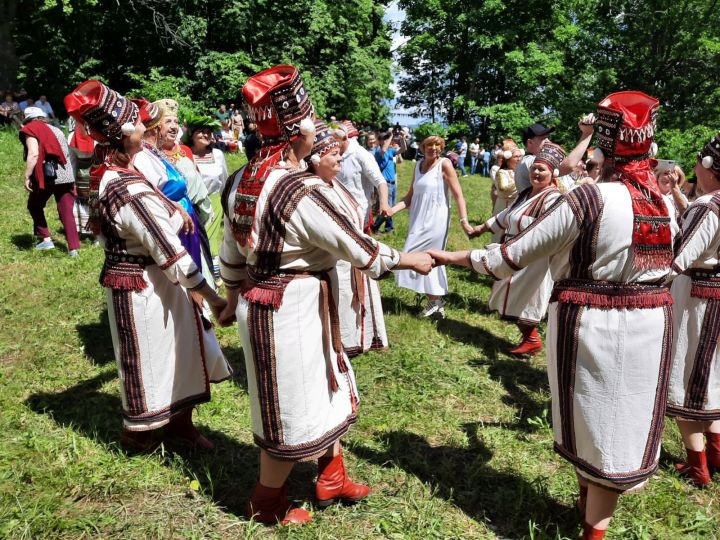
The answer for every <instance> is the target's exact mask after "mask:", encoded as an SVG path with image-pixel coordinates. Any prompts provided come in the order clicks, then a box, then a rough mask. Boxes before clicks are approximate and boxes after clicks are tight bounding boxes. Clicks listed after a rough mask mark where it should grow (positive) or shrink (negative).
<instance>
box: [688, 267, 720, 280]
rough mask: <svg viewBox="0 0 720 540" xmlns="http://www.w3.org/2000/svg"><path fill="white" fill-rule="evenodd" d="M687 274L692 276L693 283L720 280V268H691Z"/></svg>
mask: <svg viewBox="0 0 720 540" xmlns="http://www.w3.org/2000/svg"><path fill="white" fill-rule="evenodd" d="M685 274H686V275H688V276H690V279H692V280H693V281H696V280H702V281H704V280H708V279H720V268H690V269H688V270H686V271H685Z"/></svg>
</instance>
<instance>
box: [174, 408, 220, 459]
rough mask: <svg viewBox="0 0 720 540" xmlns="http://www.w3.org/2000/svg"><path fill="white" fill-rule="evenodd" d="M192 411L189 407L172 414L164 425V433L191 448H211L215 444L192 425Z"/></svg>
mask: <svg viewBox="0 0 720 540" xmlns="http://www.w3.org/2000/svg"><path fill="white" fill-rule="evenodd" d="M192 413H193V409H192V407H190V408H188V409H184V410H182V411H180V412H179V413H177V414H176V415H175V416H173V417H172V418H171V419H170V422H169V423H168V424H167V425H166V426H165V435H168V436H170V437H174V438H177V439H180V440H181V441H182V442H183V443H185V444H187V445H188V446H190V448H192V449H193V450H212V449H213V448H215V445H214V444H213V443H212V442H211V441H210V440H209V439H208V438H207V437H205V436H203V434H202V433H200V432H199V431H198V429H197V428H196V427H195V426H194V425H193V423H192Z"/></svg>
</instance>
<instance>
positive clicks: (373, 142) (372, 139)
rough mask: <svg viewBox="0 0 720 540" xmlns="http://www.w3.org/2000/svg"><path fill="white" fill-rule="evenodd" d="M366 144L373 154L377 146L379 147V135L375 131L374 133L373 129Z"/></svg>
mask: <svg viewBox="0 0 720 540" xmlns="http://www.w3.org/2000/svg"><path fill="white" fill-rule="evenodd" d="M365 144H366V146H367V149H368V150H369V151H370V152H372V153H373V154H375V151H376V150H377V147H378V142H377V135H375V133H373V132H372V131H371V132H370V133H368V136H367V139H366V141H365Z"/></svg>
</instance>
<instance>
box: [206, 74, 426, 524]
mask: <svg viewBox="0 0 720 540" xmlns="http://www.w3.org/2000/svg"><path fill="white" fill-rule="evenodd" d="M243 95H244V96H245V99H246V101H247V102H248V106H249V113H250V117H251V119H252V120H253V121H254V122H257V127H258V132H259V133H260V134H261V135H262V136H263V140H264V141H265V144H264V145H263V146H262V147H261V148H260V150H259V151H258V153H257V154H256V155H255V156H254V157H253V159H252V160H251V161H250V162H249V163H248V165H247V166H245V167H243V168H242V169H240V170H239V171H238V172H237V173H235V174H234V175H233V176H232V177H231V178H230V179H229V180H228V183H227V185H226V188H225V190H224V191H223V201H222V203H223V211H224V214H225V217H224V221H225V235H224V238H223V244H222V248H221V255H220V269H221V275H222V278H223V281H224V282H225V284H226V286H227V287H228V307H227V308H226V310H225V311H224V312H223V314H222V316H221V321H222V322H223V323H225V322H227V321H230V320H232V319H233V318H234V317H235V316H237V320H238V327H239V331H240V339H241V342H242V345H243V352H244V356H245V362H246V365H247V375H248V394H249V398H250V413H251V419H252V430H253V434H254V438H255V442H256V444H257V445H258V446H260V448H261V452H260V478H259V481H258V483H257V484H256V486H255V489H254V490H253V493H252V496H251V498H250V501H249V503H248V507H247V513H248V515H249V516H253V517H254V518H255V519H256V520H258V521H261V522H263V523H277V522H278V521H279V522H280V523H282V524H287V523H307V522H309V521H311V519H312V518H311V516H310V514H309V513H308V512H306V511H305V510H303V509H301V508H291V507H290V505H289V503H288V498H287V486H286V484H285V482H286V480H287V477H288V475H289V474H290V471H291V470H292V468H293V466H294V464H295V463H297V462H299V461H308V460H314V459H317V460H318V472H319V474H318V481H317V485H316V496H317V500H318V504H319V506H321V507H323V506H327V505H330V504H332V503H334V502H337V501H345V502H357V501H359V500H361V499H363V498H364V497H365V496H367V494H368V493H369V491H370V490H369V488H368V487H367V486H363V485H361V484H356V483H354V482H352V481H351V480H350V478H349V477H348V474H347V471H346V469H345V465H344V461H343V455H342V451H341V448H340V444H339V440H340V438H341V437H342V436H343V435H344V434H345V433H347V431H348V430H349V429H350V426H351V425H352V424H353V423H354V422H355V421H356V418H357V407H358V402H359V401H358V400H359V398H358V392H357V387H356V385H355V378H354V375H353V371H352V366H351V365H350V362H349V360H348V358H347V355H346V354H345V353H344V351H343V349H342V343H341V341H340V333H339V320H338V312H337V298H336V296H335V295H334V294H333V286H332V283H333V281H334V279H335V278H334V277H333V276H334V274H335V267H336V264H337V261H338V260H339V259H344V260H347V261H349V262H350V263H351V264H352V265H353V266H355V267H357V268H360V269H361V270H362V271H363V272H364V273H366V274H368V275H370V276H371V277H373V278H376V279H377V278H380V277H382V276H384V275H386V274H387V273H388V272H389V271H391V270H393V269H396V268H413V269H414V270H416V271H422V272H429V271H430V266H431V262H432V261H431V259H430V257H429V256H428V255H427V254H426V253H413V254H399V253H398V252H397V251H396V250H394V249H391V248H390V247H388V246H386V245H384V244H381V243H379V242H377V241H375V240H374V239H372V238H371V237H369V236H366V235H364V234H362V233H361V232H359V231H358V230H357V229H356V227H355V226H354V225H353V224H352V223H351V222H350V220H349V219H348V218H347V217H346V216H345V215H343V214H342V213H341V212H340V211H338V209H339V208H340V207H341V206H342V202H341V201H340V200H338V198H337V192H336V191H334V190H333V188H332V186H331V185H329V184H328V183H327V182H326V181H324V180H323V179H321V178H320V177H318V176H316V175H314V174H312V173H310V172H308V171H306V170H304V167H303V164H304V162H303V161H302V160H303V159H304V158H306V157H307V156H308V154H309V153H310V151H311V150H312V149H313V148H315V154H316V155H317V157H318V158H319V160H317V165H316V167H317V170H318V172H322V171H325V170H326V168H327V169H328V170H330V172H331V175H332V176H335V175H336V174H337V172H338V171H339V170H340V152H339V150H338V143H337V141H336V140H335V139H334V138H333V137H332V135H331V133H330V131H329V130H324V132H323V134H324V135H326V137H322V138H321V132H318V133H317V135H318V138H317V140H315V135H316V133H315V129H314V125H313V122H312V120H311V118H312V116H313V115H314V113H313V107H312V103H311V102H310V99H309V97H308V95H307V92H306V91H305V88H304V85H303V83H302V80H301V79H300V76H299V74H298V71H297V69H295V68H294V67H293V66H289V65H281V66H275V67H273V68H270V69H268V70H265V71H263V72H261V73H258V74H256V75H254V76H252V77H250V78H249V79H248V81H247V83H246V84H245V86H243ZM322 174H323V176H324V177H326V176H327V175H326V174H325V173H324V172H322ZM332 176H331V177H332Z"/></svg>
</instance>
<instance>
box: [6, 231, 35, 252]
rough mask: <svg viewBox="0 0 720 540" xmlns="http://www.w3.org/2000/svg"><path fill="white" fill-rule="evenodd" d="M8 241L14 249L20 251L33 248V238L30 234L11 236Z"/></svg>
mask: <svg viewBox="0 0 720 540" xmlns="http://www.w3.org/2000/svg"><path fill="white" fill-rule="evenodd" d="M10 241H11V242H12V243H13V244H14V245H15V247H16V248H18V249H22V250H30V249H33V248H34V247H35V242H36V240H35V237H34V236H33V235H32V234H13V235H12V236H11V237H10Z"/></svg>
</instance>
